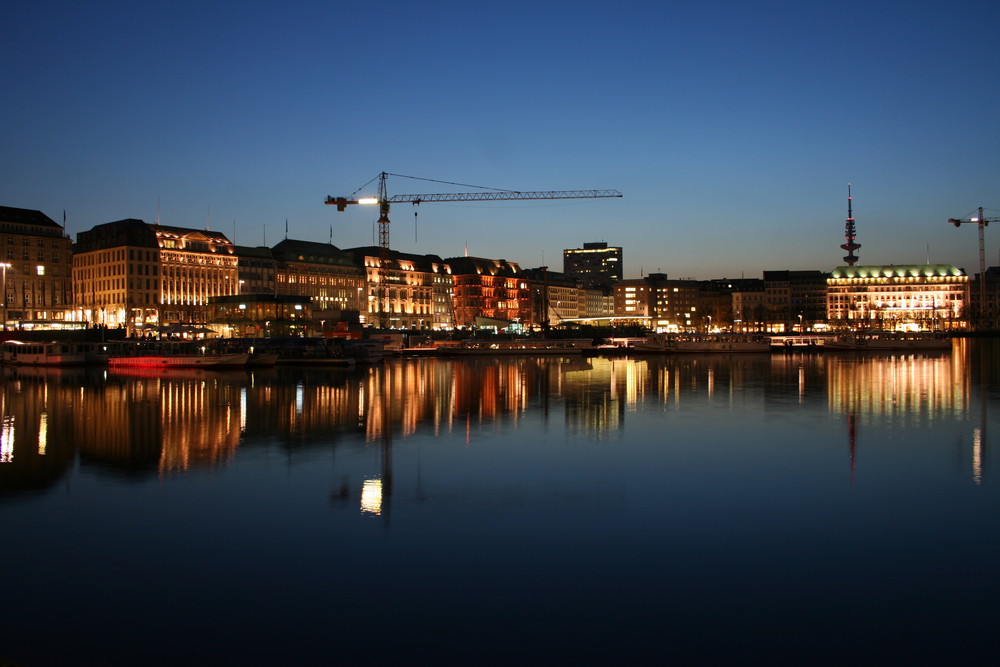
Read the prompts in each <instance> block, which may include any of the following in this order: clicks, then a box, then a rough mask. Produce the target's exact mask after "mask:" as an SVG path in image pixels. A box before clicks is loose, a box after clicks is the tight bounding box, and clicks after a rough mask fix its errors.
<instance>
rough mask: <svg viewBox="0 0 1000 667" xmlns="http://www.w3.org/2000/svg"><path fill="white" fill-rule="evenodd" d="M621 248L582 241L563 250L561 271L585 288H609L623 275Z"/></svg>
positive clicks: (602, 243)
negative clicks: (576, 245)
mask: <svg viewBox="0 0 1000 667" xmlns="http://www.w3.org/2000/svg"><path fill="white" fill-rule="evenodd" d="M623 271H624V269H623V266H622V249H621V248H619V247H615V246H612V247H608V244H607V243H604V242H599V243H584V244H583V247H582V248H572V249H567V250H563V273H565V274H566V275H567V276H569V277H570V278H575V279H576V280H577V281H578V282H579V283H580V286H581V287H584V288H587V289H595V288H603V289H610V288H611V287H613V286H614V284H615V283H616V282H618V281H619V280H621V279H622V277H623Z"/></svg>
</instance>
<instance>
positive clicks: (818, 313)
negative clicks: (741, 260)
mask: <svg viewBox="0 0 1000 667" xmlns="http://www.w3.org/2000/svg"><path fill="white" fill-rule="evenodd" d="M829 277H830V276H829V274H827V273H824V272H822V271H787V270H785V271H764V292H765V298H766V307H767V323H768V324H767V329H768V330H769V331H773V332H781V331H786V332H787V331H805V330H808V329H811V328H813V327H814V326H815V325H816V324H817V323H820V322H824V321H825V320H826V316H827V308H826V287H827V278H829Z"/></svg>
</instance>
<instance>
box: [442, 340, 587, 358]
mask: <svg viewBox="0 0 1000 667" xmlns="http://www.w3.org/2000/svg"><path fill="white" fill-rule="evenodd" d="M593 347H594V342H593V341H592V340H590V339H576V338H562V339H558V338H556V339H549V338H521V339H516V340H491V339H481V340H480V339H476V340H463V341H462V342H461V343H460V344H458V345H454V346H448V347H442V348H440V350H439V353H440V354H444V355H459V356H462V355H482V356H487V355H501V354H502V355H515V354H524V355H550V354H551V355H559V354H582V353H583V351H584V350H589V349H591V348H593Z"/></svg>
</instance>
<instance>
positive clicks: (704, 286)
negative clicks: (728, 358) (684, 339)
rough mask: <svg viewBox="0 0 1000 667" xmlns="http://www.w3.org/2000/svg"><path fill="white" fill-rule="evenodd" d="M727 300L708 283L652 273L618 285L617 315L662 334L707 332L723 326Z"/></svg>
mask: <svg viewBox="0 0 1000 667" xmlns="http://www.w3.org/2000/svg"><path fill="white" fill-rule="evenodd" d="M727 298H728V297H727ZM724 300H725V299H724V298H723V297H722V295H721V294H720V293H719V292H718V291H717V290H716V289H715V287H714V286H713V285H712V284H711V283H709V282H707V281H699V280H670V279H669V278H667V274H665V273H651V274H649V275H648V276H646V277H645V278H636V279H629V280H622V281H619V282H618V283H617V284H616V285H615V314H614V316H615V319H618V320H622V321H625V322H635V323H637V324H642V325H644V326H648V327H649V328H651V329H654V330H656V331H658V332H681V331H704V330H708V329H711V328H712V327H713V323H714V326H716V327H718V326H719V324H720V318H719V313H720V312H721V311H722V309H723V303H724Z"/></svg>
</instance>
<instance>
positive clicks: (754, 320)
mask: <svg viewBox="0 0 1000 667" xmlns="http://www.w3.org/2000/svg"><path fill="white" fill-rule="evenodd" d="M732 299H733V331H734V332H738V333H746V332H751V331H761V330H762V329H763V328H764V323H765V322H766V321H767V292H765V291H764V284H763V281H761V285H760V288H759V289H756V290H755V289H745V288H744V289H738V290H734V291H733V293H732Z"/></svg>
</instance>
